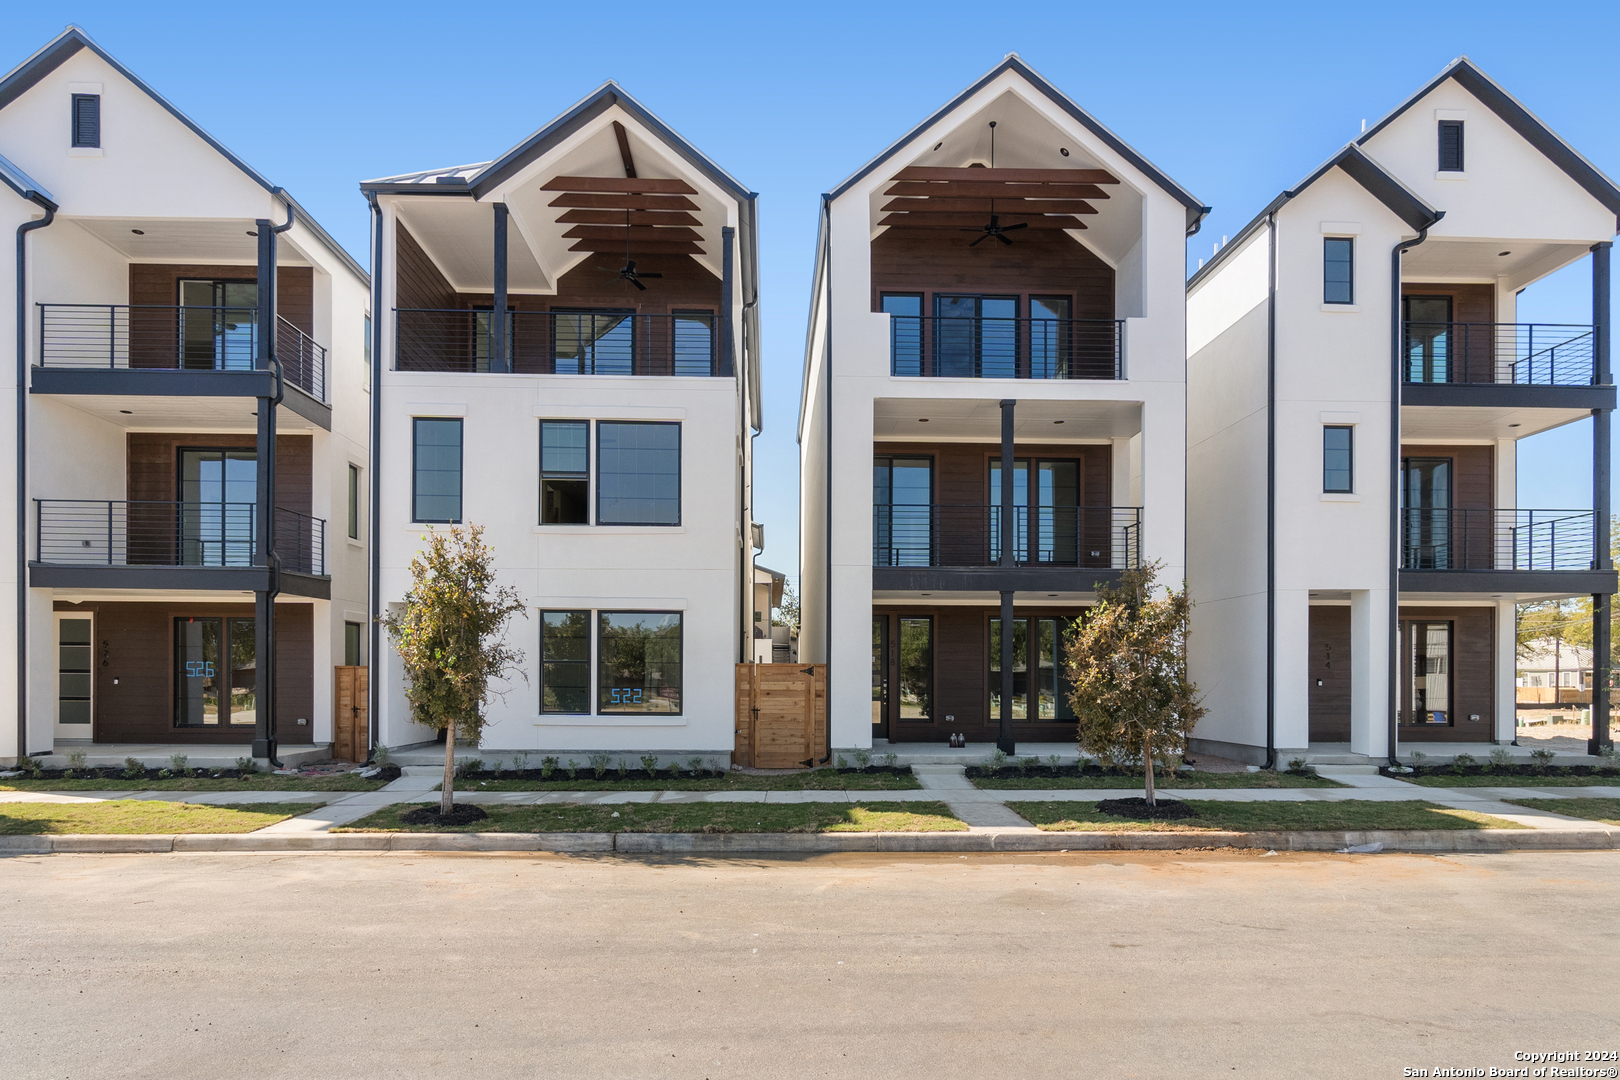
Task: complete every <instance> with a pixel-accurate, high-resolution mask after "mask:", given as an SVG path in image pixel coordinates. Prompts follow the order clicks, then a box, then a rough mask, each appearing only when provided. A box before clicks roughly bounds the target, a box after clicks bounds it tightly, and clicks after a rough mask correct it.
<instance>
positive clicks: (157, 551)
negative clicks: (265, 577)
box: [34, 499, 326, 576]
mask: <svg viewBox="0 0 1620 1080" xmlns="http://www.w3.org/2000/svg"><path fill="white" fill-rule="evenodd" d="M34 505H35V507H36V516H35V533H34V548H35V551H36V552H37V553H38V555H37V558H38V561H39V562H41V563H46V564H50V565H54V566H84V567H90V566H226V567H235V566H243V567H245V566H257V565H260V564H261V560H260V559H259V557H258V556H259V551H258V547H259V545H258V520H259V518H258V514H259V507H258V504H257V503H251V502H165V501H159V500H124V499H118V500H93V499H35V500H34ZM273 520H274V527H275V534H276V555H277V557H278V558H279V559H280V561H281V568H282V569H283V570H287V571H291V572H293V573H299V574H314V575H318V576H324V575H325V574H326V521H325V520H324V519H322V518H317V517H311V516H310V515H309V514H303V513H299V512H298V511H296V510H287V509H284V508H282V507H277V508H276V512H275V517H274V519H273Z"/></svg>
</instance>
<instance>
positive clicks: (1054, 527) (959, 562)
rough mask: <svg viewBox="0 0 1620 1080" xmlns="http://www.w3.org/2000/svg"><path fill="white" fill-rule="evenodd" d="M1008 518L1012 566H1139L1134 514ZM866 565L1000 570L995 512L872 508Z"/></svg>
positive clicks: (1103, 511)
mask: <svg viewBox="0 0 1620 1080" xmlns="http://www.w3.org/2000/svg"><path fill="white" fill-rule="evenodd" d="M1014 513H1015V515H1016V517H1015V520H1016V522H1017V529H1018V535H1017V537H1016V540H1015V542H1016V545H1017V547H1016V553H1015V555H1014V562H1015V563H1016V565H1018V566H1025V567H1051V568H1054V569H1063V568H1070V569H1076V568H1078V569H1099V570H1129V569H1133V568H1135V567H1138V566H1141V565H1142V509H1141V507H1137V506H1056V507H1053V506H1047V507H1037V508H1036V509H1035V510H1034V512H1033V513H1031V511H1030V508H1029V507H1027V506H1019V507H1014ZM1032 522H1033V525H1034V528H1033V529H1031V523H1032ZM872 565H873V566H874V567H925V566H951V567H1000V566H1001V565H1002V561H1001V507H999V506H948V505H932V506H894V505H886V504H881V503H880V504H876V505H874V506H873V507H872Z"/></svg>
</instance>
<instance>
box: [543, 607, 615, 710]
mask: <svg viewBox="0 0 1620 1080" xmlns="http://www.w3.org/2000/svg"><path fill="white" fill-rule="evenodd" d="M548 615H583V616H585V638H584V641H585V659H583V660H553V659H550V658H549V657H547V656H546V616H548ZM596 623H597V618H596V612H595V611H593V610H591V609H590V608H546V609H543V610H542V611H541V612H540V658H539V667H538V670H539V673H540V705H539V708H540V714H541V715H542V716H592V715H594V713H593V708H592V707H593V705H594V704H595V701H596V690H597V687H596V680H595V678H594V675H595V671H594V669H595V665H596V653H595V650H596V647H597V645H596V638H597V636H598V635H599V634H600V627H598V626H596V625H595V624H596ZM561 665H568V666H570V667H582V668H584V669H585V681H584V683H583V684H582V687H583V690H584V694H585V707H584V708H583V709H564V708H551V709H548V708H547V707H546V672H547V671H548V670H549V669H550V668H551V667H553V666H561Z"/></svg>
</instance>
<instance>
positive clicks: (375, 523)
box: [366, 195, 383, 749]
mask: <svg viewBox="0 0 1620 1080" xmlns="http://www.w3.org/2000/svg"><path fill="white" fill-rule="evenodd" d="M369 198H370V202H371V217H372V220H373V222H374V223H375V227H374V228H373V229H372V248H371V371H370V372H368V375H369V377H370V379H371V439H370V442H371V461H370V465H371V513H370V515H369V518H370V523H371V534H370V535H369V536H367V537H366V543H367V545H368V546H369V547H370V549H371V551H370V554H371V574H370V578H371V580H370V582H369V583H368V588H367V589H366V594H367V600H368V601H369V603H368V604H367V606H366V615H367V622H368V625H369V627H370V631H369V633H370V641H369V643H368V645H369V647H368V648H367V650H366V719H367V720H368V721H369V723H368V724H367V726H368V727H369V728H370V729H371V730H370V731H369V732H368V733H367V734H368V735H369V736H370V738H371V746H372V748H373V749H375V748H376V746H377V734H378V731H379V727H378V725H379V724H380V723H381V721H380V720H379V719H378V717H377V699H378V697H379V695H380V694H381V690H380V689H379V688H378V686H377V672H378V671H379V670H380V668H379V665H378V663H377V647H378V645H380V644H381V638H382V626H381V624H380V623H378V622H377V619H378V617H379V616H380V615H381V614H382V610H381V609H382V600H381V596H382V592H381V589H382V553H381V551H380V550H379V545H378V543H377V535H378V528H379V527H380V525H381V523H382V518H381V510H380V504H381V496H382V478H381V476H380V475H379V472H380V470H379V469H378V466H379V465H380V464H381V462H382V365H383V354H382V340H383V336H382V326H383V310H382V265H383V263H382V258H383V213H382V207H380V206H378V205H377V197H376V196H375V195H372V196H370V197H369Z"/></svg>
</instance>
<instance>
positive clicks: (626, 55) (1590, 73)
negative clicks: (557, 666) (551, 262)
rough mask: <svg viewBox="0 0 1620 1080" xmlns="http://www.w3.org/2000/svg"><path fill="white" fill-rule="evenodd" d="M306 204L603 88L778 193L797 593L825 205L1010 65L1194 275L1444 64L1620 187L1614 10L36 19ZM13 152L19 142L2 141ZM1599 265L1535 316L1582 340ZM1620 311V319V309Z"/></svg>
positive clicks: (781, 341) (771, 211) (774, 470)
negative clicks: (1138, 200)
mask: <svg viewBox="0 0 1620 1080" xmlns="http://www.w3.org/2000/svg"><path fill="white" fill-rule="evenodd" d="M70 22H71V23H74V24H77V25H79V26H81V27H82V28H84V30H85V31H86V32H88V33H89V34H90V36H91V37H93V38H95V39H96V40H97V41H98V42H100V44H101V45H102V46H103V47H104V48H106V49H107V50H108V51H109V52H111V53H112V54H113V55H114V56H116V57H118V58H119V59H120V60H122V61H123V62H124V63H126V64H128V65H129V66H130V67H132V68H133V69H134V70H135V71H136V72H138V73H139V74H140V75H141V76H142V77H143V78H145V79H146V80H147V81H148V82H149V83H151V84H152V85H153V86H154V87H155V88H156V89H157V90H158V91H159V92H160V93H162V94H164V95H165V96H167V97H168V98H169V99H170V100H171V101H173V102H174V103H175V104H176V105H177V106H178V107H179V108H181V109H182V110H184V111H185V112H187V113H188V114H190V115H191V116H192V117H193V118H194V119H195V120H196V121H197V122H198V123H200V124H201V125H202V126H203V127H205V128H207V129H208V130H209V131H210V132H212V133H213V134H214V135H215V136H216V137H217V138H219V139H220V140H221V141H222V142H223V143H225V145H227V146H229V147H231V148H232V149H233V150H234V151H236V152H237V153H238V154H240V155H242V156H243V157H244V158H246V159H247V160H248V161H249V162H251V163H252V164H253V165H254V166H255V167H256V168H258V169H259V170H260V171H261V172H262V173H264V174H265V175H266V176H268V177H270V178H271V180H272V181H274V182H275V183H278V184H281V185H283V186H285V187H286V188H287V189H288V190H289V191H291V192H293V193H294V195H296V196H297V198H298V199H299V200H300V201H301V202H302V203H303V204H304V205H305V206H306V207H308V208H309V210H310V211H311V212H312V213H313V214H315V216H316V217H317V218H319V220H320V221H321V223H322V224H323V225H325V226H326V228H327V229H328V230H329V231H331V233H332V234H333V235H334V236H336V237H337V238H338V240H339V241H340V242H342V243H344V244H345V245H347V246H348V248H349V249H350V251H351V252H353V253H354V254H355V256H356V257H357V258H359V259H360V260H361V261H362V262H365V261H366V258H367V255H366V208H365V203H364V201H363V200H362V199H361V198H360V195H359V193H358V190H357V188H356V184H357V182H358V181H359V180H361V179H364V178H367V177H373V176H383V175H387V174H390V173H396V172H405V171H409V170H413V169H425V168H430V167H435V166H443V165H452V164H460V163H464V162H472V161H481V160H485V159H487V158H490V157H492V156H494V155H495V154H498V153H499V152H501V151H503V150H505V149H507V148H508V147H510V146H511V145H512V144H514V143H516V142H518V141H519V140H520V139H521V138H522V137H523V136H525V135H527V134H528V133H529V132H531V131H533V130H534V129H535V128H537V127H539V126H541V125H542V124H544V123H545V122H546V121H547V120H549V119H550V118H551V117H553V116H554V115H556V114H557V113H558V112H560V111H562V110H563V109H564V108H566V107H567V106H568V105H570V104H572V103H573V102H574V101H576V100H578V99H579V98H580V97H583V96H584V95H585V94H586V93H587V92H589V91H590V90H592V89H593V88H595V87H596V86H597V85H599V84H600V83H601V82H603V81H604V80H606V79H610V78H611V79H616V80H618V81H619V82H620V83H621V84H622V85H623V86H624V87H625V88H626V89H627V90H629V91H630V92H631V93H632V94H634V95H636V97H638V98H639V99H640V100H641V101H642V102H644V103H645V104H646V105H647V106H648V107H649V108H651V109H652V110H653V111H654V112H656V113H658V114H659V115H660V116H662V117H663V118H664V119H665V121H666V122H668V123H669V124H670V125H671V126H673V127H674V128H675V129H676V130H677V131H680V132H681V133H682V134H683V135H685V136H686V137H687V138H689V139H691V140H692V141H693V142H694V143H696V144H697V145H698V146H700V147H702V148H703V149H704V150H705V151H706V152H707V153H708V154H709V155H710V156H712V157H713V158H714V159H715V160H717V161H718V162H720V164H721V165H722V166H724V167H725V168H726V169H727V170H729V171H730V172H731V173H732V174H733V175H735V176H736V177H738V178H739V179H740V180H741V181H742V182H743V183H746V184H748V185H749V186H751V187H752V188H753V189H754V190H756V191H758V192H760V196H761V198H760V218H761V221H760V242H761V251H760V258H761V267H762V298H761V315H762V320H763V326H764V347H765V353H764V357H765V368H766V376H765V395H766V397H765V431H764V434H763V435H762V436H761V437H760V439H759V441H758V443H757V444H756V445H757V450H758V460H759V463H760V468H761V470H762V477H763V478H762V479H761V481H760V483H759V484H758V488H757V492H756V498H757V503H758V508H757V512H756V516H758V517H759V519H760V520H762V521H764V522H765V524H766V531H767V547H766V551H765V553H764V555H763V556H762V561H763V562H765V563H766V564H768V565H770V566H773V567H776V568H778V569H781V570H784V571H787V572H788V573H789V574H790V575H795V576H796V569H797V562H798V551H797V544H796V543H795V533H796V530H797V524H796V512H797V484H796V477H797V447H796V444H795V442H794V431H795V427H796V420H797V414H798V397H799V377H800V362H801V359H802V356H803V348H804V317H805V310H806V306H807V303H808V295H809V293H808V289H809V277H810V269H811V260H812V255H813V245H814V239H815V220H816V206H817V203H816V200H817V196H818V195H819V193H821V192H823V191H826V190H828V189H829V188H831V187H832V186H833V185H835V184H836V183H837V182H838V181H839V180H841V179H842V178H843V177H845V176H847V175H848V174H849V173H851V172H853V171H854V170H855V169H856V168H858V167H859V166H860V165H861V164H863V163H864V162H865V161H866V160H867V159H869V158H871V157H872V156H873V155H875V154H876V153H877V152H878V151H880V150H881V149H883V148H884V147H885V146H887V145H888V144H889V143H890V142H892V141H893V140H894V139H895V138H896V137H898V136H899V135H900V134H902V133H904V132H905V131H906V130H907V129H908V128H910V127H911V126H912V125H913V124H915V123H916V122H917V121H918V120H920V119H922V118H923V117H925V116H926V115H928V113H929V112H931V111H932V110H933V109H935V108H937V107H938V106H939V105H940V104H942V103H943V102H944V101H946V100H947V99H949V98H950V97H951V96H953V95H954V94H956V93H957V92H958V91H959V90H961V89H962V88H963V87H964V86H966V85H967V84H968V83H970V82H972V81H973V80H974V79H975V78H977V77H978V76H979V75H980V74H982V73H983V72H984V71H986V70H987V69H989V68H990V67H992V66H994V65H995V64H996V63H997V62H999V61H1000V60H1001V58H1002V56H1003V55H1004V54H1006V53H1007V52H1013V51H1016V52H1018V53H1019V54H1020V55H1022V56H1023V58H1024V59H1025V61H1026V62H1028V63H1029V64H1031V65H1032V66H1033V67H1034V68H1036V69H1037V70H1038V71H1040V72H1042V73H1043V74H1045V75H1046V76H1047V77H1048V78H1050V79H1052V80H1053V81H1054V82H1055V83H1056V84H1057V85H1058V86H1059V87H1061V88H1062V89H1063V90H1065V91H1066V92H1067V93H1068V94H1069V95H1070V96H1071V97H1073V98H1074V99H1075V100H1076V101H1078V102H1079V103H1080V104H1081V105H1082V106H1083V107H1084V108H1086V109H1087V110H1089V111H1090V112H1091V113H1092V114H1093V115H1095V116H1096V117H1098V118H1099V119H1100V120H1101V121H1102V122H1103V123H1105V124H1107V125H1108V126H1110V127H1111V128H1113V130H1114V131H1116V132H1117V133H1118V134H1119V135H1120V136H1121V137H1123V138H1124V139H1125V140H1126V141H1128V142H1130V143H1131V144H1132V145H1133V146H1135V147H1136V148H1137V149H1138V150H1139V151H1140V152H1142V153H1143V154H1144V155H1146V156H1147V157H1148V158H1149V159H1150V160H1152V161H1153V162H1154V163H1155V164H1157V165H1158V166H1159V167H1161V168H1162V169H1164V170H1165V171H1166V172H1168V173H1169V174H1170V175H1171V176H1173V177H1175V178H1176V179H1177V180H1178V181H1179V182H1180V183H1182V184H1183V185H1184V186H1185V187H1187V188H1188V189H1189V190H1191V191H1192V192H1193V193H1194V194H1195V195H1197V196H1198V197H1199V198H1201V199H1203V200H1204V202H1205V203H1207V204H1209V205H1211V206H1213V207H1214V208H1215V210H1214V213H1213V214H1211V215H1210V217H1209V219H1208V220H1207V221H1206V222H1205V225H1204V229H1203V231H1202V233H1200V234H1199V235H1198V236H1195V237H1193V238H1192V240H1191V241H1190V243H1189V258H1190V260H1191V262H1192V265H1196V259H1197V258H1198V257H1199V256H1207V255H1208V254H1209V252H1210V248H1211V245H1212V243H1213V242H1214V241H1216V240H1218V239H1219V238H1220V236H1221V235H1222V234H1223V233H1224V234H1231V233H1235V232H1236V231H1237V230H1238V228H1240V227H1241V226H1242V225H1243V224H1244V222H1246V221H1247V220H1248V219H1249V218H1250V217H1251V216H1253V214H1254V213H1255V211H1257V210H1258V209H1259V208H1260V207H1261V206H1263V205H1264V204H1265V203H1266V202H1267V201H1268V200H1269V199H1270V198H1271V197H1272V196H1273V195H1275V194H1276V193H1277V192H1278V191H1279V190H1281V189H1282V188H1284V187H1287V186H1289V185H1290V184H1292V183H1293V182H1294V181H1296V180H1298V179H1299V178H1300V177H1301V176H1303V175H1305V174H1306V173H1307V172H1308V171H1310V169H1312V168H1313V167H1314V166H1315V165H1316V164H1318V163H1319V162H1320V161H1322V160H1323V159H1324V158H1326V157H1327V156H1328V155H1329V154H1330V153H1331V152H1332V151H1333V150H1334V149H1335V148H1336V147H1338V146H1339V145H1341V144H1343V143H1344V142H1345V141H1347V140H1348V139H1350V138H1352V137H1353V136H1354V135H1355V134H1356V133H1357V131H1358V130H1359V128H1360V124H1361V121H1362V119H1363V118H1365V119H1367V120H1369V121H1371V120H1374V119H1376V118H1377V117H1378V116H1380V115H1382V114H1383V113H1384V112H1386V111H1388V110H1389V109H1390V108H1392V107H1393V106H1395V105H1396V104H1397V103H1399V102H1400V101H1401V99H1402V98H1404V97H1405V96H1406V95H1408V94H1409V93H1411V92H1412V91H1414V90H1416V89H1417V88H1418V87H1419V86H1421V85H1422V84H1423V83H1424V82H1425V81H1426V80H1428V79H1429V78H1430V77H1432V76H1433V75H1434V74H1435V73H1436V72H1437V71H1439V70H1440V68H1441V67H1443V66H1444V65H1445V64H1446V63H1447V62H1448V61H1450V60H1451V59H1452V58H1453V57H1455V56H1458V55H1467V56H1469V57H1471V58H1472V59H1473V60H1474V61H1475V62H1476V63H1477V64H1479V65H1480V66H1481V67H1482V68H1484V70H1485V71H1487V72H1488V73H1490V74H1491V75H1492V76H1493V77H1495V78H1496V79H1498V80H1499V81H1500V82H1502V83H1503V84H1504V85H1506V86H1507V88H1508V89H1509V90H1510V91H1512V92H1513V93H1514V94H1515V95H1516V96H1517V97H1518V98H1519V99H1520V100H1521V101H1523V102H1524V103H1525V104H1526V105H1527V106H1528V107H1529V108H1530V109H1531V110H1532V111H1533V112H1535V113H1536V114H1537V115H1539V116H1540V117H1541V118H1542V119H1543V120H1544V121H1546V122H1547V123H1549V124H1550V125H1552V127H1553V128H1554V129H1555V130H1557V131H1558V132H1559V133H1560V134H1561V135H1563V136H1564V138H1566V139H1567V140H1569V141H1570V142H1571V143H1572V144H1573V145H1574V146H1575V147H1576V148H1577V149H1579V150H1580V151H1581V152H1582V153H1584V154H1585V155H1586V156H1587V157H1588V158H1589V159H1590V160H1592V161H1593V162H1594V163H1595V164H1596V165H1597V166H1598V167H1599V168H1601V169H1603V170H1604V171H1605V172H1607V173H1608V174H1609V175H1611V176H1620V125H1617V124H1616V119H1615V118H1616V115H1617V111H1616V105H1617V96H1620V95H1617V86H1616V79H1615V75H1614V69H1613V67H1612V63H1611V59H1612V55H1611V50H1610V48H1609V43H1610V42H1612V41H1613V40H1614V37H1615V33H1616V31H1617V30H1620V5H1617V4H1615V3H1613V2H1612V0H1611V2H1608V3H1539V4H1534V5H1527V4H1525V3H1524V2H1523V0H1519V2H1516V3H1513V4H1505V3H1491V2H1481V0H1472V2H1469V3H1466V4H1463V3H1449V2H1443V0H1433V2H1430V3H1427V4H1425V5H1423V6H1422V8H1421V9H1420V10H1415V9H1414V8H1413V7H1412V6H1411V4H1409V3H1403V4H1393V3H1358V4H1355V5H1351V6H1349V7H1346V6H1343V5H1334V6H1330V5H1321V6H1320V7H1319V8H1318V6H1317V5H1301V4H1297V3H1289V4H1282V3H1277V4H1232V3H1227V4H1219V5H1211V4H1209V3H1199V4H1178V3H1151V2H1148V3H1136V4H1124V5H1121V4H1109V5H1104V4H1094V3H1073V2H1068V3H1060V4H1006V3H1002V4H962V3H953V2H949V0H940V2H936V3H930V4H926V5H878V4H870V3H867V4H848V3H822V4H816V5H809V4H806V5H802V6H800V5H771V4H701V3H694V2H688V3H682V4H667V3H663V4H638V3H630V2H619V3H614V4H611V5H610V4H587V5H584V6H581V5H578V4H557V3H551V4H534V5H497V6H495V7H489V6H479V5H471V4H462V5H446V4H443V3H432V4H428V3H413V2H411V0H398V2H395V3H390V4H386V5H377V4H367V5H348V4H342V3H336V2H328V3H321V4H309V3H301V2H297V0H286V2H283V3H280V4H277V5H274V6H273V7H270V8H264V7H254V6H252V5H230V4H218V3H210V4H196V3H188V2H178V3H168V4H164V5H159V6H155V7H154V6H153V5H146V4H142V5H135V4H129V3H127V2H125V3H73V4H51V3H46V4H36V5H28V6H26V7H24V6H21V5H19V7H18V8H15V9H11V11H10V14H8V15H7V16H6V18H5V20H4V24H3V25H0V68H9V67H10V66H12V65H13V64H15V63H17V62H19V61H21V60H22V59H23V58H24V57H26V56H27V55H28V54H29V53H31V52H33V51H34V50H35V49H36V48H38V47H39V46H40V45H42V44H43V43H44V42H45V41H47V40H48V39H49V38H50V37H52V36H53V35H54V34H56V33H57V32H59V31H60V30H61V29H62V27H63V26H64V25H65V24H67V23H70ZM0 152H3V151H0ZM1589 282H1590V278H1589V276H1588V271H1587V269H1586V265H1585V264H1584V263H1583V264H1580V265H1577V266H1575V267H1572V268H1570V269H1569V270H1566V271H1564V272H1562V273H1561V274H1560V275H1557V277H1556V278H1555V279H1549V280H1548V281H1546V282H1544V283H1542V284H1540V285H1537V286H1536V287H1534V288H1533V289H1531V290H1529V291H1527V292H1526V293H1525V294H1524V296H1523V297H1522V298H1521V301H1522V304H1521V308H1520V313H1521V314H1520V318H1521V319H1523V320H1526V321H1531V320H1536V321H1555V322H1586V321H1588V319H1589V313H1590V284H1589ZM1617 310H1620V307H1617ZM1589 427H1590V422H1586V423H1581V424H1577V425H1572V426H1571V427H1568V428H1565V429H1562V430H1559V431H1556V432H1551V433H1548V434H1546V435H1542V436H1538V437H1536V438H1534V439H1532V440H1527V442H1526V444H1525V445H1524V446H1523V447H1522V448H1521V459H1520V486H1521V492H1522V493H1523V494H1522V496H1521V505H1536V506H1544V507H1581V506H1590V505H1591V449H1590V447H1591V443H1590V434H1589Z"/></svg>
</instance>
